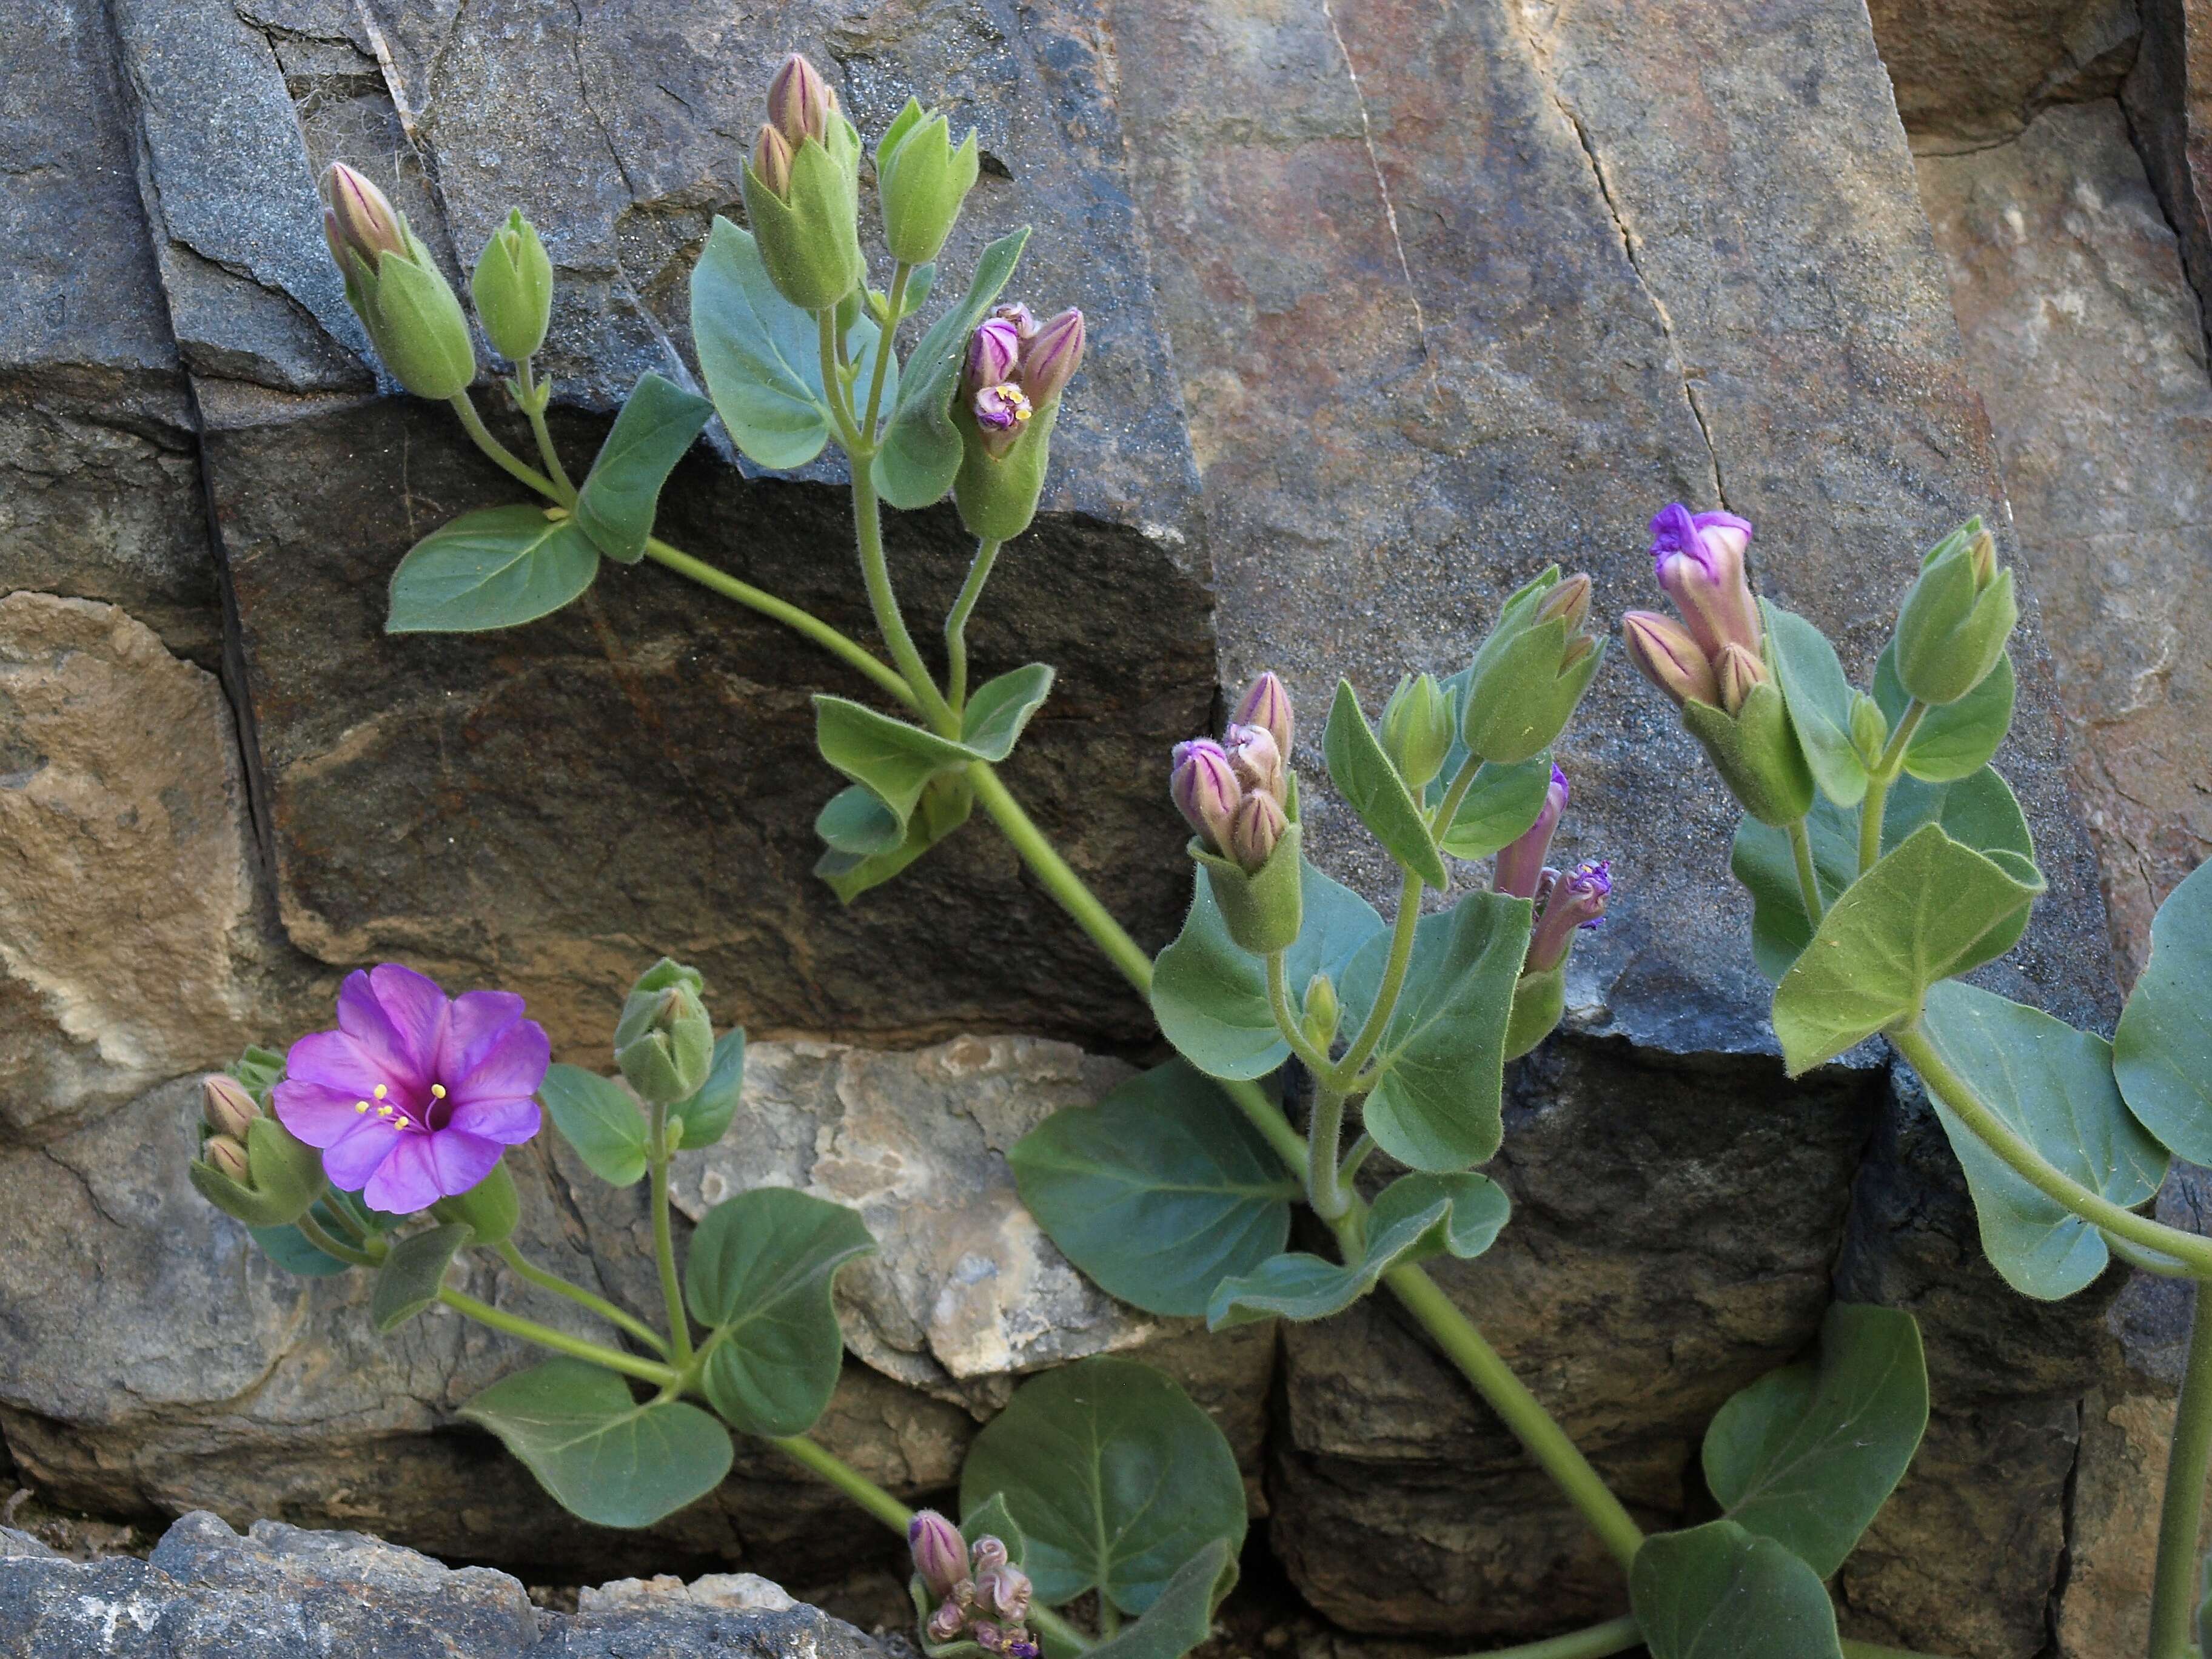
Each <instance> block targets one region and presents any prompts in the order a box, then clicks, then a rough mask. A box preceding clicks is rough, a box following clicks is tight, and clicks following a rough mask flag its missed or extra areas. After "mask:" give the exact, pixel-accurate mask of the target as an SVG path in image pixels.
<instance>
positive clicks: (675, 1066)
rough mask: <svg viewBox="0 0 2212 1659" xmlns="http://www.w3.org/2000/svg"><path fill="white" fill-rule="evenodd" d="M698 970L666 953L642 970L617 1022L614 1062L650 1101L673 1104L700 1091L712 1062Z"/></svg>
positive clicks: (709, 1024) (711, 1028)
mask: <svg viewBox="0 0 2212 1659" xmlns="http://www.w3.org/2000/svg"><path fill="white" fill-rule="evenodd" d="M705 988H706V981H704V980H703V979H702V978H701V977H700V975H699V974H698V972H697V970H696V969H690V968H686V967H684V966H683V965H682V964H680V963H675V962H671V961H670V960H669V959H668V958H666V957H662V958H661V959H660V961H659V962H658V963H654V964H653V966H652V967H651V968H649V969H647V970H646V971H645V973H644V974H643V975H641V976H640V977H639V979H638V981H637V983H636V985H635V987H632V988H631V991H630V994H629V998H628V1000H625V1001H624V1002H623V1012H622V1018H621V1020H620V1021H619V1022H618V1023H617V1024H616V1026H615V1064H616V1065H617V1066H620V1067H621V1068H622V1074H623V1077H624V1078H626V1079H629V1086H630V1087H631V1088H633V1089H635V1090H636V1091H637V1093H638V1098H640V1099H641V1100H642V1101H644V1102H645V1103H646V1104H647V1105H648V1106H676V1105H680V1104H682V1103H684V1101H687V1100H689V1099H690V1097H692V1096H693V1095H696V1094H697V1093H698V1092H699V1091H700V1089H701V1088H702V1086H704V1085H705V1083H706V1081H707V1073H708V1070H709V1068H710V1067H711V1066H712V1065H713V1063H714V1024H713V1023H712V1022H711V1021H710V1020H709V1019H708V1018H707V1009H706V1005H705V1004H704V1003H703V1002H702V1001H701V1000H700V995H701V993H702V991H704V990H705Z"/></svg>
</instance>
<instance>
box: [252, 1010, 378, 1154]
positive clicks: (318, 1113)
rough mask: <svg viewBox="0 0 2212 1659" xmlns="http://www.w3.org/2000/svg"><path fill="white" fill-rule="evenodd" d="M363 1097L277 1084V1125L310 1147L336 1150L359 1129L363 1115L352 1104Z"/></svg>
mask: <svg viewBox="0 0 2212 1659" xmlns="http://www.w3.org/2000/svg"><path fill="white" fill-rule="evenodd" d="M332 1035H336V1034H335V1033H333V1034H332ZM272 1098H273V1101H274V1103H275V1105H276V1121H278V1122H279V1123H281V1124H283V1126H284V1127H286V1128H288V1129H289V1130H290V1131H291V1132H292V1133H294V1134H295V1135H297V1136H298V1137H299V1138H300V1139H302V1140H304V1141H306V1142H307V1145H309V1146H337V1144H338V1142H340V1141H341V1140H343V1139H345V1138H346V1137H347V1136H348V1135H349V1134H351V1133H353V1132H354V1131H355V1130H356V1129H358V1128H359V1127H361V1122H362V1116H363V1115H364V1114H362V1113H361V1112H359V1111H357V1110H356V1109H355V1103H356V1102H357V1101H360V1100H361V1099H362V1098H363V1096H362V1093H361V1092H359V1091H356V1090H353V1089H333V1088H331V1087H329V1086H327V1085H324V1084H320V1083H310V1082H308V1081H307V1080H306V1079H304V1078H295V1077H288V1078H286V1079H284V1080H283V1082H282V1083H280V1084H278V1085H276V1092H275V1094H274V1096H273V1097H272Z"/></svg>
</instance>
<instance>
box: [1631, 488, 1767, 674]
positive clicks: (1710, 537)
mask: <svg viewBox="0 0 2212 1659" xmlns="http://www.w3.org/2000/svg"><path fill="white" fill-rule="evenodd" d="M1750 543H1751V526H1750V525H1749V524H1748V523H1747V522H1746V521H1745V520H1741V519H1739V518H1737V517H1736V516H1735V514H1734V513H1697V514H1695V515H1692V513H1691V512H1690V510H1689V508H1687V507H1684V506H1683V505H1682V504H1681V503H1680V502H1679V501H1676V502H1674V503H1672V504H1670V505H1669V506H1667V507H1662V508H1661V509H1660V511H1659V512H1658V513H1656V515H1654V517H1653V518H1652V520H1651V559H1652V565H1653V568H1654V571H1655V574H1656V575H1657V576H1658V578H1659V586H1662V587H1663V588H1665V589H1666V590H1667V596H1668V598H1669V599H1673V600H1674V608H1675V609H1676V610H1678V611H1680V612H1681V613H1682V617H1683V620H1684V621H1686V623H1689V625H1690V633H1691V635H1692V638H1694V639H1695V640H1696V641H1697V642H1698V645H1699V649H1700V650H1701V651H1702V652H1703V653H1705V657H1706V658H1707V659H1708V660H1710V659H1714V658H1717V657H1718V656H1719V655H1720V650H1721V647H1723V645H1726V644H1728V643H1729V641H1735V643H1736V644H1738V645H1741V646H1742V647H1744V648H1745V649H1746V650H1747V651H1749V652H1751V653H1753V655H1756V654H1758V651H1759V637H1760V635H1761V633H1762V632H1763V629H1762V628H1761V625H1760V623H1759V605H1758V601H1756V600H1755V599H1753V598H1752V596H1751V583H1750V581H1749V580H1747V578H1746V577H1745V575H1744V568H1743V556H1744V550H1745V549H1746V548H1747V547H1748V546H1749V545H1750Z"/></svg>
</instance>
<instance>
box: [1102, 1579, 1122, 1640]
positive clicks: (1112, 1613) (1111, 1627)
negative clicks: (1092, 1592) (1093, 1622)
mask: <svg viewBox="0 0 2212 1659" xmlns="http://www.w3.org/2000/svg"><path fill="white" fill-rule="evenodd" d="M1120 1631H1121V1608H1119V1607H1115V1605H1114V1604H1113V1602H1112V1601H1109V1600H1108V1599H1107V1595H1106V1592H1105V1591H1104V1590H1103V1589H1102V1590H1100V1591H1099V1592H1098V1634H1099V1637H1100V1638H1101V1639H1102V1640H1103V1638H1106V1637H1109V1636H1113V1635H1116V1634H1118V1633H1119V1632H1120Z"/></svg>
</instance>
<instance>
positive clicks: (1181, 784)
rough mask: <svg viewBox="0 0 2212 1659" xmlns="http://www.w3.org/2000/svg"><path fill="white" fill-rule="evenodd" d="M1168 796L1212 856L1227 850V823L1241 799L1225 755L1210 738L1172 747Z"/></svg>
mask: <svg viewBox="0 0 2212 1659" xmlns="http://www.w3.org/2000/svg"><path fill="white" fill-rule="evenodd" d="M1168 793H1169V794H1170V796H1172V797H1173V798H1174V800H1175V804H1176V811H1179V812H1181V813H1182V815H1183V818H1184V820H1185V821H1186V822H1187V823H1189V825H1190V827H1191V828H1192V829H1194V830H1196V831H1197V832H1198V833H1199V835H1200V836H1202V837H1203V838H1204V839H1205V842H1206V845H1207V847H1208V848H1211V849H1212V850H1213V851H1214V852H1217V853H1219V852H1225V851H1226V850H1227V848H1228V846H1229V821H1230V819H1231V818H1232V817H1235V816H1236V815H1237V805H1238V804H1239V803H1240V802H1242V801H1243V798H1244V790H1243V785H1241V784H1239V783H1238V782H1237V772H1236V769H1235V768H1234V767H1233V766H1231V764H1230V760H1229V755H1228V751H1227V750H1225V749H1223V748H1222V746H1221V745H1220V744H1218V743H1216V742H1214V741H1213V739H1212V738H1193V739H1191V741H1190V742H1188V743H1179V744H1176V746H1175V769H1174V770H1173V771H1172V772H1171V773H1170V775H1169V777H1168Z"/></svg>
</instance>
